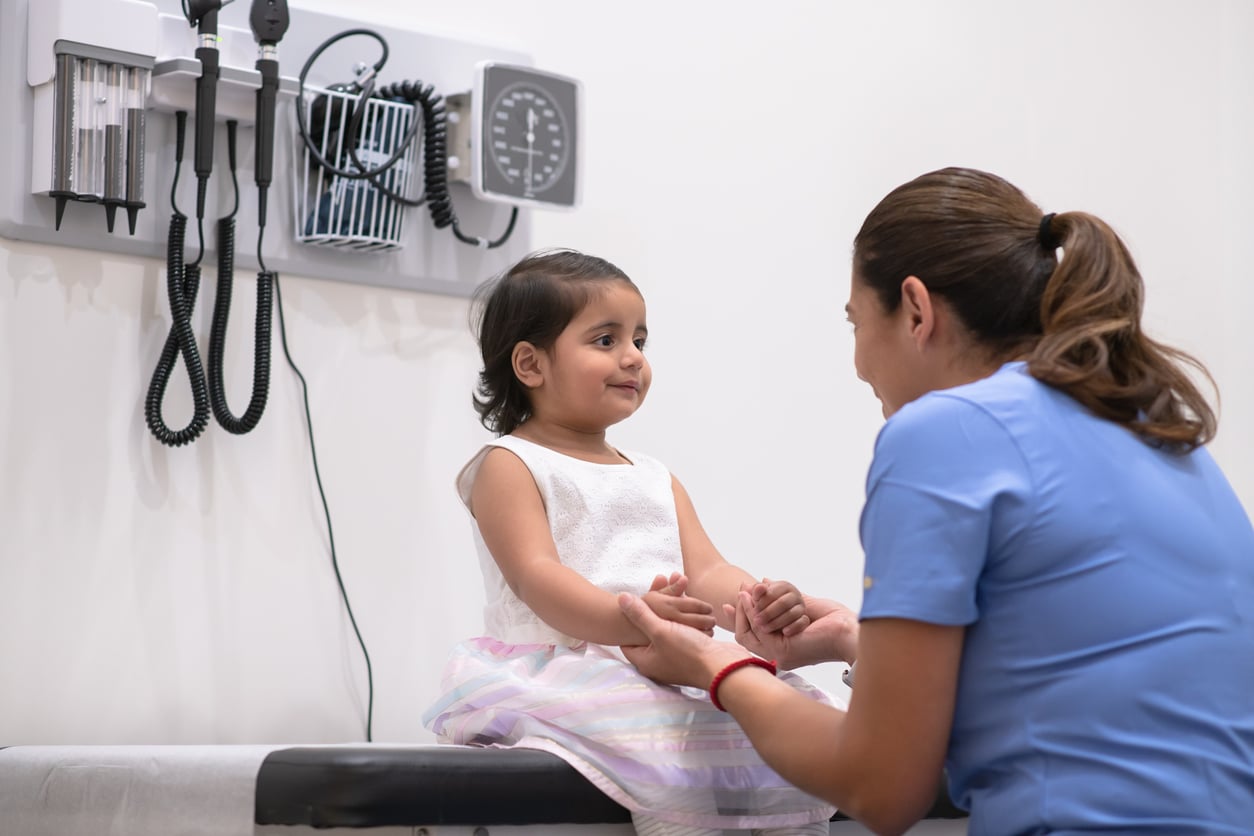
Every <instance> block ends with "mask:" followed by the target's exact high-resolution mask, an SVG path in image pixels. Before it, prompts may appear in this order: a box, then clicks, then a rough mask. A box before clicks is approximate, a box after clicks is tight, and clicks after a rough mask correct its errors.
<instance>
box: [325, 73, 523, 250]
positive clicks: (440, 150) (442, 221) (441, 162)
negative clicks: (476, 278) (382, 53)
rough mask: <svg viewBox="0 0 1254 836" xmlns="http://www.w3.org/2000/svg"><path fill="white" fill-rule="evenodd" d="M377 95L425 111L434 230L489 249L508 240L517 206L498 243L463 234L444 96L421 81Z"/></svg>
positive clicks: (426, 186) (352, 147)
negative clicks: (451, 184) (452, 190)
mask: <svg viewBox="0 0 1254 836" xmlns="http://www.w3.org/2000/svg"><path fill="white" fill-rule="evenodd" d="M376 95H378V96H379V97H380V98H383V99H403V100H404V101H407V102H409V103H410V104H416V105H418V107H419V108H421V109H422V185H423V190H424V194H425V195H426V198H427V209H428V211H430V212H431V222H432V223H433V224H434V225H435V228H436V229H444V228H445V227H452V229H453V235H454V236H455V237H456V238H457V240H458V241H461V242H463V243H466V244H472V245H474V246H478V247H484V248H485V249H489V250H490V249H495V248H496V247H499V246H501V245H502V244H504V243H505V242H506V241H507V240H509V236H510V235H511V234H512V233H513V231H514V224H515V223H516V222H517V221H518V207H517V206H515V207H514V208H513V211H511V212H510V215H509V225H508V226H506V228H505V232H504V233H503V234H502V235H501V237H500V238H497V239H496V240H495V241H487V240H485V239H483V238H479V237H477V236H472V235H466V234H464V233H463V232H462V231H461V227H460V225H459V224H458V222H457V215H456V213H455V212H454V211H453V199H452V197H451V195H450V194H449V189H448V113H447V111H446V110H445V108H444V97H443V96H441V95H440V94H439V93H436V92H435V88H434V87H432V86H431V85H430V84H423V83H422V82H421V81H402V82H399V83H397V84H385V85H384V86H382V87H380V88H379V89H378V91H377V93H376ZM356 116H357V114H354V117H356ZM354 121H355V120H354ZM348 148H349V153H350V154H351V156H352V159H353V163H354V164H355V165H357V166H359V167H362V164H361V160H359V159H358V158H357V151H356V143H355V142H350V143H349V145H348Z"/></svg>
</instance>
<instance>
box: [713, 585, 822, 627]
mask: <svg viewBox="0 0 1254 836" xmlns="http://www.w3.org/2000/svg"><path fill="white" fill-rule="evenodd" d="M741 591H742V592H748V593H749V595H750V596H751V597H752V598H753V609H754V630H755V631H756V632H759V633H780V634H781V635H783V636H795V635H797V634H798V633H800V632H801V631H802V630H804V629H805V628H806V627H808V626H810V616H809V615H808V614H807V613H806V605H805V597H804V596H803V595H802V594H801V591H800V590H798V589H797V587H795V586H793V585H792V584H790V583H789V582H788V581H773V580H771V579H770V578H763V579H762V580H761V582H759V583H755V584H752V585H750V584H745V585H744V586H742V587H741ZM723 611H724V612H726V613H727V614H728V615H729V616H731V615H733V614H734V612H735V608H733V607H732V606H730V605H724V610H723Z"/></svg>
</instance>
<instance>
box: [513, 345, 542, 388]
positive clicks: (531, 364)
mask: <svg viewBox="0 0 1254 836" xmlns="http://www.w3.org/2000/svg"><path fill="white" fill-rule="evenodd" d="M547 359H548V356H547V355H546V354H545V353H544V352H543V351H541V350H540V349H538V348H536V347H535V346H534V345H532V344H531V343H529V342H526V341H525V340H524V341H522V342H519V343H517V344H516V345H515V346H514V351H513V353H512V354H511V355H510V362H511V363H512V364H513V366H514V377H516V378H518V382H519V383H521V384H522V385H523V386H526V387H527V388H528V389H535V388H537V387H539V386H540V385H541V384H543V383H544V372H545V368H546V365H547V364H546V360H547Z"/></svg>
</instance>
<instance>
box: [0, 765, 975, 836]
mask: <svg viewBox="0 0 1254 836" xmlns="http://www.w3.org/2000/svg"><path fill="white" fill-rule="evenodd" d="M963 816H964V814H963V813H962V812H961V811H959V810H957V809H956V808H954V807H953V805H952V804H951V803H950V802H949V800H948V798H947V797H946V796H945V795H944V794H943V793H942V794H941V795H939V796H938V798H937V799H936V803H935V804H934V805H933V807H932V810H931V811H930V813H929V814H928V818H927V820H925V821H923V822H920V823H919V825H918V826H916V828H914V829H913V830H911V831H910V832H911V834H921V835H922V834H926V835H927V836H958V835H959V834H965V833H966V823H965V821H962V818H963ZM831 829H832V833H833V834H846V833H848V834H854V833H866V832H867V831H866V830H865V829H863V828H862V827H861V826H860V825H857V824H855V823H853V822H849V821H847V820H845V819H844V817H843V816H841V815H840V814H839V813H837V814H836V816H835V817H834V818H833V821H832V825H831ZM322 833H328V834H344V835H345V836H348V834H359V836H492V835H493V834H517V836H523V834H527V836H543V835H544V834H553V836H582V835H583V834H587V835H588V836H593V835H594V834H596V836H630V834H632V833H633V831H632V828H631V824H630V816H629V815H628V813H627V811H626V810H625V809H624V808H623V807H621V806H619V805H618V804H617V803H615V802H614V801H611V800H610V799H609V798H608V797H607V796H605V795H604V794H602V793H601V792H600V791H599V790H597V789H596V788H595V787H593V786H592V784H590V783H588V781H587V780H585V779H584V778H583V776H581V775H580V774H579V773H578V772H576V771H575V770H574V769H573V768H571V767H570V766H569V765H567V764H566V763H565V762H564V761H562V760H561V759H560V758H558V757H556V756H554V755H551V754H549V753H547V752H541V751H536V750H529V749H494V748H480V747H471V746H451V745H437V744H427V745H389V744H381V743H370V744H339V745H313V746H292V745H285V746H267V745H212V746H210V745H206V746H191V745H168V746H148V745H133V746H10V747H7V748H0V834H2V836H88V835H89V834H90V836H280V834H282V836H303V835H304V834H322Z"/></svg>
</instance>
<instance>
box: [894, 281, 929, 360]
mask: <svg viewBox="0 0 1254 836" xmlns="http://www.w3.org/2000/svg"><path fill="white" fill-rule="evenodd" d="M901 310H902V316H903V318H904V320H905V326H906V328H908V329H909V332H910V341H911V342H913V343H914V347H915V348H916V349H918V350H919V351H920V352H922V351H923V349H924V348H926V347H927V344H928V341H929V340H931V339H932V335H933V334H934V333H935V331H936V313H937V311H936V305H935V304H934V300H933V299H932V294H931V293H929V292H928V289H927V285H925V284H923V281H922V280H921V279H920V278H919V277H918V276H907V277H906V279H905V281H903V282H902V283H901Z"/></svg>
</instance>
